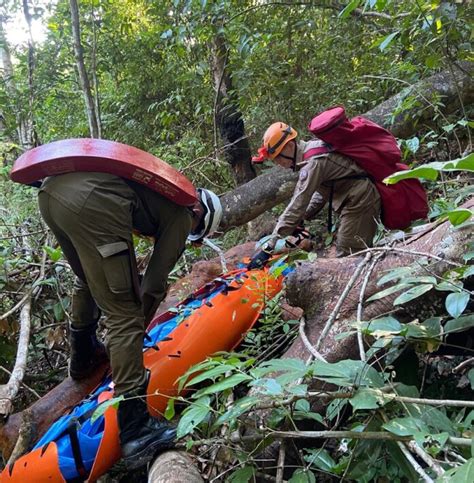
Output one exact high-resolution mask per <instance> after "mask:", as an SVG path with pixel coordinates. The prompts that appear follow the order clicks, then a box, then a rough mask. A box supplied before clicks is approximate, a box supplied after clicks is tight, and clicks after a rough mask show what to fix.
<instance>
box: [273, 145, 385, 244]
mask: <svg viewBox="0 0 474 483" xmlns="http://www.w3.org/2000/svg"><path fill="white" fill-rule="evenodd" d="M297 146H298V149H297V159H296V165H297V169H298V170H299V177H298V181H297V184H296V187H295V190H294V192H293V196H292V198H291V201H290V203H289V204H288V206H287V207H286V209H285V211H284V212H283V213H282V215H281V216H280V218H279V219H278V222H277V225H276V227H275V229H274V231H273V235H275V236H278V237H285V236H288V235H291V234H292V233H293V231H294V229H295V228H296V227H297V226H298V224H299V223H300V222H301V221H302V220H303V219H308V218H312V217H314V215H315V214H316V213H317V212H318V211H319V210H320V209H321V208H322V207H323V206H324V204H325V203H326V202H327V201H328V199H329V196H330V192H331V182H332V181H333V180H338V179H339V178H345V177H350V176H364V175H366V172H365V171H364V170H363V169H362V168H360V167H359V166H358V165H357V164H356V163H355V162H354V161H352V160H351V159H349V158H347V157H345V156H342V155H340V154H337V153H327V154H322V155H318V156H313V157H311V158H309V159H307V160H304V159H303V156H304V153H305V152H307V151H308V150H310V149H313V148H315V147H319V146H321V141H319V140H315V141H309V142H304V141H299V142H298V143H297ZM332 203H333V209H334V210H335V211H336V212H337V213H339V214H340V216H341V227H340V229H339V232H338V240H337V245H338V246H339V247H341V248H343V249H346V250H349V251H351V250H355V249H360V248H364V246H370V244H371V242H372V238H373V235H374V234H375V229H376V219H377V218H378V217H379V216H380V197H379V194H378V192H377V189H376V188H375V186H374V184H373V183H372V182H371V181H370V179H342V180H339V181H334V193H333V201H332ZM361 220H364V223H362V222H361ZM365 222H367V223H368V225H367V223H365ZM364 224H365V225H366V226H364Z"/></svg>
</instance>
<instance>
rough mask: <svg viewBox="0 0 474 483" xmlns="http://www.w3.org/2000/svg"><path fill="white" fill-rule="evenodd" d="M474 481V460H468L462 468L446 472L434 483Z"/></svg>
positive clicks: (465, 482) (469, 482) (468, 482)
mask: <svg viewBox="0 0 474 483" xmlns="http://www.w3.org/2000/svg"><path fill="white" fill-rule="evenodd" d="M473 481H474V458H470V459H469V460H467V461H466V463H464V464H463V465H462V466H458V467H457V468H453V469H451V470H448V471H446V473H444V475H442V476H440V477H439V478H438V479H437V480H436V483H472V482H473Z"/></svg>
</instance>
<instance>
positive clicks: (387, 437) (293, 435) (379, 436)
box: [177, 430, 472, 448]
mask: <svg viewBox="0 0 474 483" xmlns="http://www.w3.org/2000/svg"><path fill="white" fill-rule="evenodd" d="M267 438H275V439H306V438H308V439H356V440H357V439H367V440H372V441H412V440H413V437H412V436H398V435H396V434H392V433H389V432H385V431H362V432H359V431H332V430H325V431H272V430H266V431H265V432H264V433H261V434H252V435H247V436H241V437H240V438H238V437H231V438H229V440H230V442H231V443H241V442H247V441H260V440H262V439H263V440H265V439H267ZM229 440H221V439H217V438H216V439H204V440H201V441H195V442H194V445H199V446H202V445H209V444H216V443H219V444H220V443H228V442H229ZM448 442H449V443H450V444H453V445H455V446H462V447H466V448H470V447H471V444H472V439H471V438H455V437H452V436H449V437H448ZM177 446H185V443H181V444H179V445H177Z"/></svg>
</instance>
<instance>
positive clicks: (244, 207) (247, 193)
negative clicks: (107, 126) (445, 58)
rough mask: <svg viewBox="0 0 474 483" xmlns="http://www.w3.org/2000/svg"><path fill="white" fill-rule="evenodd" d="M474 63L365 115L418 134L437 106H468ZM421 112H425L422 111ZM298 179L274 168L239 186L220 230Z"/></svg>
mask: <svg viewBox="0 0 474 483" xmlns="http://www.w3.org/2000/svg"><path fill="white" fill-rule="evenodd" d="M470 72H472V66H471V65H469V64H466V63H463V64H461V68H458V67H455V68H454V76H453V75H451V73H450V72H449V71H444V72H440V73H438V74H435V75H433V76H431V77H428V78H427V79H424V80H422V81H420V82H418V83H416V84H414V85H413V86H410V87H407V88H405V89H404V90H403V91H402V92H400V93H399V94H396V95H395V96H393V97H391V98H390V99H387V100H386V101H385V102H383V103H382V104H380V105H378V106H376V107H375V108H374V109H371V110H370V111H368V112H366V113H365V114H363V116H365V117H368V118H369V119H371V120H373V121H375V122H377V123H378V124H380V125H382V126H384V127H386V128H387V129H390V130H391V131H392V132H393V133H394V135H395V136H397V137H401V138H405V137H408V136H412V135H414V134H415V133H416V131H417V129H418V127H419V126H420V125H421V124H422V123H423V122H424V120H427V119H432V118H433V117H435V114H436V112H435V106H436V105H437V104H438V103H437V102H436V101H440V102H442V103H443V104H444V106H443V108H442V111H443V114H448V113H450V112H453V111H454V110H456V109H457V108H458V107H459V105H460V102H462V103H463V104H464V105H468V104H470V103H472V101H473V99H474V89H473V86H474V82H473V80H472V77H471V75H470ZM409 95H417V96H418V102H417V103H416V105H415V106H414V107H413V108H412V109H409V110H407V111H404V112H402V113H400V114H398V115H397V116H395V119H394V120H393V122H391V116H392V113H393V112H394V111H395V109H396V108H397V106H398V105H399V104H400V103H401V102H402V101H403V99H405V98H406V97H407V96H409ZM420 113H421V114H420ZM296 180H297V175H296V173H293V172H291V171H290V170H289V169H286V170H285V169H281V168H272V169H270V170H268V171H265V172H264V173H263V174H261V175H260V176H257V178H255V179H253V180H252V181H250V182H248V183H246V184H244V185H241V186H239V187H237V188H236V189H234V190H232V191H230V192H229V193H226V194H224V195H223V196H222V198H221V201H222V204H223V208H224V217H223V220H222V223H221V225H220V230H222V231H227V230H229V229H231V228H233V227H236V226H240V225H244V224H245V223H247V222H249V221H251V220H253V219H254V218H256V217H257V216H259V215H261V214H262V213H264V212H265V211H267V210H269V209H271V208H273V207H274V206H276V205H278V204H279V203H282V202H283V201H285V200H287V199H288V198H290V196H291V194H292V193H293V189H294V187H295V184H296Z"/></svg>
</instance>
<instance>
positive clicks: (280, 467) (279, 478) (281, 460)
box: [275, 440, 286, 483]
mask: <svg viewBox="0 0 474 483" xmlns="http://www.w3.org/2000/svg"><path fill="white" fill-rule="evenodd" d="M285 456H286V444H285V440H282V441H280V450H279V452H278V463H277V471H276V479H275V481H276V483H282V482H283V471H284V469H285Z"/></svg>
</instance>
